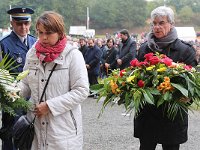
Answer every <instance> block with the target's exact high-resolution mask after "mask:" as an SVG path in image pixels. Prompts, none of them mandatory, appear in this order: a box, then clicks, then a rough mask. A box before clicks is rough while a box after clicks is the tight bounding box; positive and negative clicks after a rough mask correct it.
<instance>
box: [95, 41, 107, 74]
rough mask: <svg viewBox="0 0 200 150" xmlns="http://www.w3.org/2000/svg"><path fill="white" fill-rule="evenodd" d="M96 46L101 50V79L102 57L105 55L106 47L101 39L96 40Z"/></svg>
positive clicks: (101, 71)
mask: <svg viewBox="0 0 200 150" xmlns="http://www.w3.org/2000/svg"><path fill="white" fill-rule="evenodd" d="M97 46H98V47H99V49H100V50H101V54H102V55H101V60H100V75H99V76H100V78H103V70H102V67H101V66H102V65H103V64H102V63H103V55H104V54H105V53H106V51H107V49H108V47H107V46H106V44H104V40H103V39H101V38H100V39H97Z"/></svg>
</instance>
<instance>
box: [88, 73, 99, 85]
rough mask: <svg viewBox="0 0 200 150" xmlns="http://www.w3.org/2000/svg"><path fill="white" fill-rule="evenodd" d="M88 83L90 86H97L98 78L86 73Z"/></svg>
mask: <svg viewBox="0 0 200 150" xmlns="http://www.w3.org/2000/svg"><path fill="white" fill-rule="evenodd" d="M88 78H89V83H90V85H94V84H98V76H97V75H94V74H90V73H88Z"/></svg>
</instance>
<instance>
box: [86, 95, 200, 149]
mask: <svg viewBox="0 0 200 150" xmlns="http://www.w3.org/2000/svg"><path fill="white" fill-rule="evenodd" d="M101 105H102V102H99V103H98V104H97V103H96V100H95V99H92V98H88V99H87V100H86V101H85V102H84V103H83V105H82V109H83V125H84V126H83V129H84V150H138V149H139V142H138V139H136V138H134V137H133V117H132V116H123V115H122V113H123V112H124V108H123V107H120V106H118V105H115V106H113V107H108V108H107V109H106V110H105V111H104V114H103V116H102V117H101V118H99V119H98V114H99V112H100V108H101ZM188 136H189V137H188V138H189V139H188V142H187V143H185V144H183V145H181V148H180V150H200V112H194V114H190V119H189V133H188ZM161 149H162V148H161V146H160V145H158V146H157V149H156V150H161Z"/></svg>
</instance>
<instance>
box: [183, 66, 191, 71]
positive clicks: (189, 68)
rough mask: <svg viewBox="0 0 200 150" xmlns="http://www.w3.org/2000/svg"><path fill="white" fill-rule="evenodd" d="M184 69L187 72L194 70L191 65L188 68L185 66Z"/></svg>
mask: <svg viewBox="0 0 200 150" xmlns="http://www.w3.org/2000/svg"><path fill="white" fill-rule="evenodd" d="M184 68H185V69H186V70H188V71H190V70H191V69H192V66H191V65H186V66H184Z"/></svg>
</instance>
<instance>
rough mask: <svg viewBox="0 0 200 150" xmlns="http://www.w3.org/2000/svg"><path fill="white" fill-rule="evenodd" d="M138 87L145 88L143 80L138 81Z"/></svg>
mask: <svg viewBox="0 0 200 150" xmlns="http://www.w3.org/2000/svg"><path fill="white" fill-rule="evenodd" d="M137 85H138V86H139V87H141V88H142V87H144V81H143V80H139V81H138V83H137Z"/></svg>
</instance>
